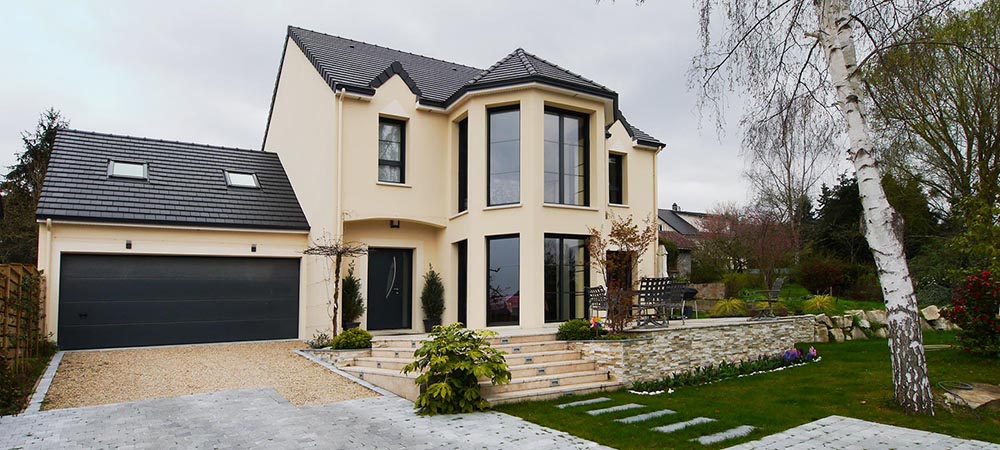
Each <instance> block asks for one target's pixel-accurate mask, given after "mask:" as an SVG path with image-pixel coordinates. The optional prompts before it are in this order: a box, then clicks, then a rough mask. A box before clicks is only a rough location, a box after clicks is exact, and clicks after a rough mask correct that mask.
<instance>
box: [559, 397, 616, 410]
mask: <svg viewBox="0 0 1000 450" xmlns="http://www.w3.org/2000/svg"><path fill="white" fill-rule="evenodd" d="M608 400H611V399H610V398H607V397H597V398H592V399H590V400H580V401H578V402H569V403H563V404H561V405H556V408H559V409H566V408H572V407H574V406H585V405H593V404H594V403H601V402H606V401H608Z"/></svg>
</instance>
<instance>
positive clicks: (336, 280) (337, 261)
mask: <svg viewBox="0 0 1000 450" xmlns="http://www.w3.org/2000/svg"><path fill="white" fill-rule="evenodd" d="M333 260H334V263H333V305H332V307H331V310H332V311H333V314H332V317H330V333H331V334H333V337H337V316H338V315H339V314H338V312H339V311H340V265H341V263H342V262H343V261H344V257H343V256H342V255H340V254H339V253H338V254H337V256H335V257H334V258H333Z"/></svg>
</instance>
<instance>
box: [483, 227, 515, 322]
mask: <svg viewBox="0 0 1000 450" xmlns="http://www.w3.org/2000/svg"><path fill="white" fill-rule="evenodd" d="M520 245H521V239H520V237H518V236H517V235H513V236H495V237H488V238H486V268H487V269H486V279H487V282H486V325H487V326H495V325H517V324H518V319H519V318H520V309H521V274H520V271H521V264H520V257H521V249H520Z"/></svg>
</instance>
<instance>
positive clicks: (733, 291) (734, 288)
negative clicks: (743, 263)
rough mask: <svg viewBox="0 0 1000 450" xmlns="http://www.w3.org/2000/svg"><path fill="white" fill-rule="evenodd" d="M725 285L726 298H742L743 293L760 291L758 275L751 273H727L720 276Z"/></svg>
mask: <svg viewBox="0 0 1000 450" xmlns="http://www.w3.org/2000/svg"><path fill="white" fill-rule="evenodd" d="M722 282H723V283H726V297H737V296H742V295H743V294H744V291H747V290H753V289H762V288H761V280H760V276H759V275H754V274H752V273H727V274H725V275H723V276H722Z"/></svg>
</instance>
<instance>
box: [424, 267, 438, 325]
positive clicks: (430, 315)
mask: <svg viewBox="0 0 1000 450" xmlns="http://www.w3.org/2000/svg"><path fill="white" fill-rule="evenodd" d="M420 304H421V305H422V306H423V308H424V318H425V319H427V320H428V321H429V322H431V323H432V324H434V325H438V324H440V323H441V316H442V315H443V314H444V282H443V281H441V274H439V273H437V271H435V270H434V266H429V268H428V269H427V273H425V274H424V288H423V290H422V291H420Z"/></svg>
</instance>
